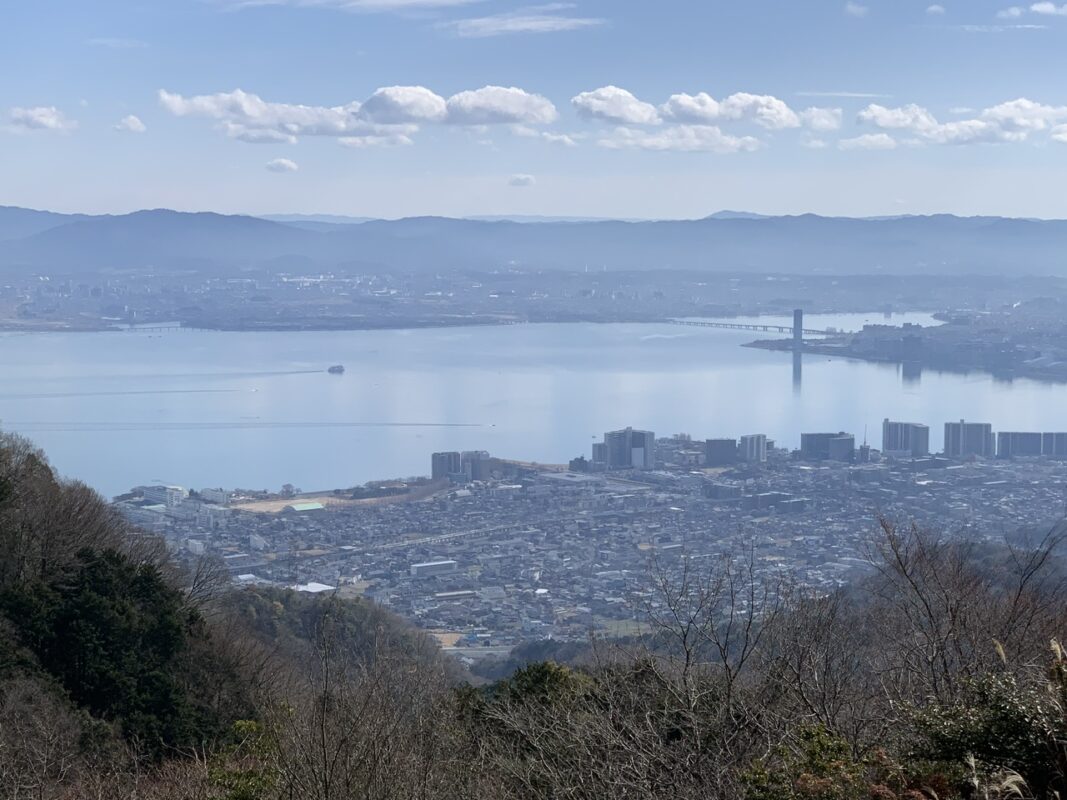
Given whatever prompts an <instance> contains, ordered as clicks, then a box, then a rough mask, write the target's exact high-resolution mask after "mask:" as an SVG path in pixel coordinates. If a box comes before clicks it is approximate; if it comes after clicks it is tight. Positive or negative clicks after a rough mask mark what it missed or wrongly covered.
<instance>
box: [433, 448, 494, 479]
mask: <svg viewBox="0 0 1067 800" xmlns="http://www.w3.org/2000/svg"><path fill="white" fill-rule="evenodd" d="M494 462H495V459H494V458H493V457H492V456H490V455H489V453H487V452H486V451H485V450H467V451H464V452H462V453H459V452H455V451H451V452H444V453H434V454H433V455H432V456H431V457H430V474H431V475H432V477H433V479H434V480H435V481H439V480H444V479H446V478H447V479H449V480H461V479H465V480H467V481H483V480H487V479H488V478H490V477H491V476H492V471H493V467H494V466H495V464H494Z"/></svg>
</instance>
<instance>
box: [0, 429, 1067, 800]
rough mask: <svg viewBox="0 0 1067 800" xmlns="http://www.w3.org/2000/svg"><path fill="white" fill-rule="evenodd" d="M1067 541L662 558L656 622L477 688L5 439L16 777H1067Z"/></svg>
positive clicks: (356, 618)
mask: <svg viewBox="0 0 1067 800" xmlns="http://www.w3.org/2000/svg"><path fill="white" fill-rule="evenodd" d="M1063 538H1064V530H1063V529H1062V528H1059V529H1056V530H1054V531H1051V532H1049V533H1047V534H1043V535H1040V536H1038V537H1037V538H1035V539H1034V540H1032V541H1030V542H1029V543H1028V544H1025V545H1024V544H1019V543H1014V544H1013V546H1012V547H1008V546H1007V545H1005V547H1004V548H1001V549H997V550H993V549H990V548H988V547H978V546H975V545H971V544H968V543H965V542H960V541H957V540H954V539H952V538H951V537H948V536H944V535H939V534H935V533H931V532H928V531H920V530H916V529H913V528H911V527H909V526H907V525H904V524H896V523H894V522H891V521H886V522H885V524H884V525H883V526H882V529H881V530H879V531H872V532H871V558H872V564H873V571H872V575H871V577H870V578H869V579H868V580H866V581H864V582H863V583H861V584H859V585H856V586H853V587H850V588H849V589H848V590H847V591H841V592H838V593H834V594H830V595H819V596H816V595H813V594H812V593H810V592H807V591H804V590H802V589H799V588H797V587H792V586H790V585H788V583H787V582H784V581H783V582H781V583H778V584H773V585H771V584H768V583H767V581H765V580H757V579H756V577H755V574H756V570H755V560H754V558H755V557H754V554H753V553H751V552H741V553H737V554H732V555H724V556H723V558H722V559H721V560H720V561H718V562H716V563H713V564H712V563H703V562H702V563H697V562H687V561H686V560H684V559H683V560H681V561H678V562H676V563H675V564H674V565H670V566H668V565H658V564H655V563H652V564H650V565H649V573H648V576H647V583H646V585H644V586H642V587H635V590H636V589H638V588H640V589H642V590H643V591H635V593H634V603H635V613H638V614H640V615H641V616H642V618H643V619H644V620H645V622H646V623H647V625H648V626H649V627H648V630H649V631H650V633H649V634H648V635H647V636H644V637H642V638H640V639H636V640H632V641H628V642H624V643H619V642H614V643H613V642H604V641H591V642H590V643H589V644H588V646H587V647H585V648H575V647H568V648H552V649H548V648H545V649H543V650H541V651H540V652H538V651H536V650H535V649H534V648H530V649H529V650H528V651H527V652H528V655H533V656H541V657H543V655H544V654H553V655H556V656H557V657H564V656H565V657H566V658H567V659H568V662H569V663H568V664H566V665H563V664H559V663H555V662H551V661H536V662H534V663H529V664H526V665H525V666H522V667H521V668H519V669H518V670H517V671H515V672H513V673H511V674H510V675H508V676H507V677H504V678H502V679H500V680H499V681H497V682H496V683H493V684H491V685H490V686H487V687H483V688H474V687H472V686H470V685H469V684H467V683H466V682H465V681H464V680H463V676H464V673H463V672H462V670H461V669H460V668H459V667H458V666H456V665H455V664H452V663H451V662H450V661H449V660H448V659H446V658H445V657H443V656H442V655H441V653H440V652H439V651H438V650H437V648H436V646H435V645H434V644H433V643H432V642H431V641H430V640H428V639H427V638H425V637H424V636H422V635H420V634H419V633H418V632H417V631H414V630H413V629H411V628H410V627H408V626H407V625H405V624H404V623H403V622H402V621H400V620H398V619H397V618H395V617H393V616H391V615H390V614H388V613H387V612H384V611H382V610H381V609H378V608H376V607H374V606H372V605H369V604H366V603H362V602H352V601H342V600H339V599H337V598H334V597H324V596H309V595H297V594H293V593H291V592H288V591H284V590H277V589H269V590H268V589H253V590H237V589H232V588H230V587H229V586H228V584H227V582H226V581H225V580H224V578H223V576H221V575H220V574H219V573H218V572H217V571H216V570H214V569H213V568H212V566H211V565H210V564H202V565H199V566H197V567H196V568H194V569H192V570H191V571H190V570H183V569H179V568H178V566H177V565H176V564H175V563H174V562H173V561H172V560H171V559H170V557H169V556H168V553H167V551H166V549H165V547H163V546H162V544H161V543H160V542H159V541H157V540H155V539H153V538H152V537H149V536H146V535H144V534H141V533H139V532H137V531H135V530H131V529H130V528H129V527H128V526H127V525H126V524H125V523H124V522H123V521H122V520H120V519H119V518H117V517H116V516H115V515H114V514H113V513H112V512H111V510H110V509H109V507H108V506H107V504H106V503H104V502H103V501H102V500H101V499H100V498H99V497H97V496H96V495H95V494H94V493H93V492H91V491H90V490H88V489H87V488H86V487H84V486H81V485H78V484H74V483H67V482H63V481H59V480H57V479H56V478H55V476H54V475H53V473H52V471H51V470H50V468H49V467H48V464H47V462H46V461H45V459H44V456H43V455H42V454H41V453H39V452H37V451H35V450H34V449H33V448H32V447H31V446H30V445H29V444H28V443H26V442H24V441H22V440H19V439H16V438H13V437H5V438H3V439H2V441H0V797H3V798H8V797H10V798H37V799H38V800H52V799H55V800H59V799H60V798H63V799H64V800H66V798H71V799H73V798H118V799H119V800H125V799H127V798H128V799H129V800H133V798H144V799H145V800H163V799H164V798H167V799H169V798H183V799H185V798H189V799H190V800H200V799H202V800H208V799H209V798H230V799H231V800H238V799H240V800H254V799H255V800H260V799H261V800H274V799H275V798H277V799H278V800H281V799H282V798H309V799H316V800H341V799H342V798H344V799H345V800H347V799H348V798H367V800H370V798H374V799H375V800H378V799H379V798H397V800H400V799H402V798H403V799H407V798H419V799H424V800H435V799H436V798H442V799H443V798H484V799H485V800H488V799H489V798H505V799H507V798H514V799H515V800H519V799H520V798H539V799H540V798H543V799H544V800H550V799H551V800H558V799H562V798H574V799H575V800H579V799H581V800H585V799H588V800H593V799H594V798H597V799H598V800H599V798H606V797H610V798H613V800H629V798H635V799H636V798H659V797H663V798H681V799H682V800H685V799H686V798H694V799H695V798H723V799H724V800H725V799H732V798H737V799H738V800H779V799H784V800H802V799H804V800H868V799H873V800H922V798H938V799H939V800H948V799H950V798H958V799H959V800H963V799H964V798H989V799H992V798H1010V797H1021V798H1041V799H1042V800H1050V799H1051V798H1056V797H1060V798H1062V797H1065V796H1067V656H1065V654H1064V652H1063V650H1062V649H1061V648H1060V646H1059V644H1058V642H1061V641H1064V636H1065V634H1067V605H1065V599H1067V586H1065V582H1064V580H1063V574H1064V572H1063V562H1062V559H1061V556H1060V554H1059V548H1060V545H1061V541H1062V539H1063ZM520 655H521V654H520ZM516 663H519V662H516Z"/></svg>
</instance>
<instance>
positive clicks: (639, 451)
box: [593, 428, 656, 469]
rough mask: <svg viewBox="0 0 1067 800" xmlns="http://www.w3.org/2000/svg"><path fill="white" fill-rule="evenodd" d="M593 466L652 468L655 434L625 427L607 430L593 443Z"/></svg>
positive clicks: (654, 464) (606, 467)
mask: <svg viewBox="0 0 1067 800" xmlns="http://www.w3.org/2000/svg"><path fill="white" fill-rule="evenodd" d="M593 466H594V467H602V468H603V469H654V468H655V466H656V434H654V433H653V432H652V431H639V430H635V429H634V428H625V429H623V430H621V431H609V432H608V433H605V434H604V441H603V442H597V443H596V444H594V445H593Z"/></svg>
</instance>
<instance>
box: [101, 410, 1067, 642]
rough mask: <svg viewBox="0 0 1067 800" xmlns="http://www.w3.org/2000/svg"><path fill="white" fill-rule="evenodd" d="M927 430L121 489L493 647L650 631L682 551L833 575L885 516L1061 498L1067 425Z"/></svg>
mask: <svg viewBox="0 0 1067 800" xmlns="http://www.w3.org/2000/svg"><path fill="white" fill-rule="evenodd" d="M929 433H930V432H929V428H928V427H927V426H926V425H922V424H918V423H902V422H894V421H890V420H886V422H885V423H884V425H883V431H882V441H881V449H880V450H878V449H875V448H874V447H872V446H871V445H869V444H868V443H866V442H859V443H858V442H857V439H856V437H855V436H854V435H853V434H850V433H841V432H829V433H804V434H803V435H802V444H801V447H800V449H799V450H797V451H794V452H789V451H787V450H784V449H780V448H777V447H775V445H774V442H771V441H768V440H767V437H766V436H763V435H761V434H752V435H745V436H742V437H740V438H739V439H737V440H735V439H710V440H697V439H694V438H693V437H691V436H689V435H675V436H669V437H659V438H657V437H656V436H655V434H654V433H652V432H649V431H640V430H634V429H626V430H622V431H614V432H609V433H607V434H605V436H604V441H603V442H600V443H596V444H594V445H593V448H592V451H591V452H590V453H589V454H588V455H582V456H579V457H577V458H575V459H574V460H573V461H571V462H570V464H568V465H559V466H542V465H535V464H523V463H519V462H515V461H509V460H504V459H500V458H494V457H492V456H490V455H489V454H488V453H485V452H463V453H460V452H453V453H436V454H433V457H432V460H431V464H430V465H429V466H430V467H431V470H432V474H431V475H430V476H429V477H426V478H419V479H409V480H406V481H385V482H380V483H373V484H369V485H367V486H364V487H360V488H357V489H347V490H343V491H341V490H338V491H334V492H325V493H314V494H303V493H300V492H299V490H298V489H296V488H294V487H285V489H284V490H283V492H282V493H280V494H266V493H263V492H247V491H241V490H236V491H226V490H222V489H200V490H198V491H188V490H186V489H185V488H182V487H178V486H163V485H151V486H140V487H137V488H134V489H133V490H132V491H131V492H130V493H128V494H126V495H123V496H121V497H119V498H116V501H115V502H116V503H117V505H118V507H119V508H120V509H121V510H122V511H123V513H124V514H125V515H126V516H127V517H128V518H129V519H130V520H131V521H133V522H135V523H136V524H137V525H139V526H142V527H144V528H146V529H148V530H152V531H156V532H159V533H161V534H163V535H164V536H165V537H166V539H167V541H168V542H169V543H170V545H171V547H172V548H174V549H175V550H178V551H180V552H182V553H184V554H185V556H186V557H200V556H205V555H211V556H215V557H218V558H219V559H221V561H222V562H223V563H224V564H225V566H226V569H227V571H228V573H229V574H230V575H231V576H232V578H233V580H234V581H236V582H238V583H244V584H269V585H275V586H283V587H295V588H298V589H299V590H300V591H305V592H312V593H315V592H333V591H337V592H338V593H340V594H342V595H347V596H355V595H363V596H365V597H368V598H372V599H373V600H374V601H375V602H377V603H380V604H382V605H384V606H386V607H388V608H390V609H392V610H394V611H396V612H398V613H400V614H402V615H403V616H405V617H407V618H409V619H411V620H413V621H415V622H416V623H417V624H418V625H420V626H421V627H423V628H425V629H427V630H430V631H433V632H434V633H435V634H436V635H437V636H438V637H439V638H440V640H441V642H442V643H443V644H444V645H445V646H446V647H448V648H450V649H452V650H453V651H454V652H456V653H458V654H459V655H461V656H463V657H469V658H477V657H479V656H482V657H484V656H490V655H502V654H504V653H506V652H507V651H508V650H509V649H510V648H512V647H513V646H515V645H516V644H519V643H522V642H525V641H530V640H540V639H556V640H564V641H566V640H571V641H581V640H584V639H585V638H587V637H588V636H589V634H590V632H591V631H596V632H599V633H601V634H604V635H609V636H610V635H626V634H630V633H633V632H635V630H638V628H636V627H635V626H637V625H638V622H637V620H639V619H640V615H639V614H638V613H637V612H636V611H635V605H634V593H635V592H636V591H638V590H639V589H640V588H641V587H642V586H643V585H645V584H646V583H647V580H648V576H649V570H650V569H651V568H653V567H654V566H655V565H656V564H659V563H664V562H665V561H668V562H669V560H671V559H676V558H677V557H678V556H679V555H680V554H683V553H685V554H687V555H688V556H689V557H709V556H717V555H721V554H724V553H736V552H738V551H740V550H742V549H744V548H749V547H751V548H752V549H753V552H754V554H755V556H756V559H757V563H758V565H759V570H760V571H761V573H762V574H764V575H767V576H775V577H788V578H789V579H790V580H795V581H797V582H799V583H801V584H803V585H806V586H811V587H816V588H818V589H820V590H830V589H832V588H834V587H838V586H841V585H843V584H845V583H846V582H848V581H849V580H851V579H855V578H856V577H857V576H858V575H861V574H862V573H863V571H864V570H865V569H866V567H867V566H868V561H867V558H868V554H867V552H866V546H867V542H868V541H869V534H870V532H871V531H872V530H873V529H874V528H875V526H876V525H877V524H878V521H879V519H880V518H883V517H888V518H891V519H899V520H908V521H913V522H915V523H917V524H919V525H928V526H933V527H937V528H940V529H945V530H948V531H950V532H951V533H953V534H955V535H960V536H964V537H971V538H975V537H977V538H983V539H991V540H998V539H1003V537H1005V536H1008V537H1009V538H1010V537H1013V536H1023V535H1025V534H1026V533H1027V531H1030V532H1033V531H1037V530H1040V529H1042V527H1043V526H1048V525H1051V524H1053V523H1054V522H1055V521H1056V520H1057V519H1059V518H1061V517H1062V516H1063V515H1064V513H1065V508H1067V506H1065V503H1067V491H1065V486H1067V484H1065V481H1067V433H1057V432H1035V433H1027V432H1010V431H1008V432H1004V431H998V432H994V431H993V430H992V427H991V426H990V425H988V424H983V423H971V422H964V421H960V422H951V423H946V424H945V442H946V448H945V452H944V453H941V454H936V455H932V454H931V453H930V452H929V438H930V437H929Z"/></svg>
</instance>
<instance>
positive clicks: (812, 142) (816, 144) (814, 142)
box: [800, 139, 829, 150]
mask: <svg viewBox="0 0 1067 800" xmlns="http://www.w3.org/2000/svg"><path fill="white" fill-rule="evenodd" d="M800 144H801V145H802V146H803V147H806V148H808V149H809V150H825V149H826V148H827V147H829V145H828V144H827V143H826V140H824V139H804V140H803V141H802V142H801V143H800Z"/></svg>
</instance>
